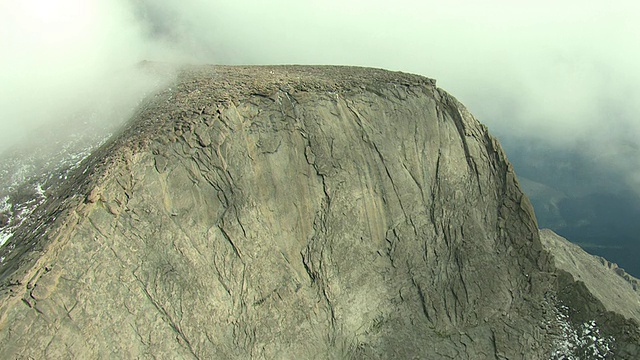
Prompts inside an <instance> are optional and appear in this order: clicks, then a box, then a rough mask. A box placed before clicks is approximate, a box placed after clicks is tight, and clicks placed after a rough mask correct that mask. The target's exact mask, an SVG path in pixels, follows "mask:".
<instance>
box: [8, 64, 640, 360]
mask: <svg viewBox="0 0 640 360" xmlns="http://www.w3.org/2000/svg"><path fill="white" fill-rule="evenodd" d="M8 207H11V208H12V207H13V206H8ZM8 223H12V222H11V221H8ZM16 224H17V225H15V226H14V227H12V228H11V235H10V236H9V237H7V238H6V239H5V241H6V243H5V245H4V246H3V247H2V248H0V259H2V261H1V262H0V349H2V353H3V355H4V356H3V357H4V358H29V357H33V358H202V359H246V358H269V359H271V358H278V359H283V358H284V359H287V358H303V359H327V358H336V359H343V358H349V359H389V358H398V359H405V358H427V359H478V358H495V359H544V358H553V359H570V358H585V356H590V357H591V358H610V357H611V356H614V355H615V356H616V357H617V358H622V359H625V358H628V359H632V358H636V357H637V356H640V328H639V326H638V321H637V318H634V316H635V315H633V314H636V313H635V312H634V311H635V310H634V308H633V306H630V305H629V306H628V310H629V311H630V312H626V310H625V309H623V308H622V307H621V305H619V304H618V305H611V306H609V304H605V303H604V302H606V301H608V300H607V299H606V298H603V297H600V295H599V293H598V292H596V291H594V290H593V289H590V288H589V287H593V286H596V287H597V286H600V287H602V286H607V284H600V283H599V281H586V280H583V279H582V278H579V277H578V276H577V275H576V273H574V272H571V271H570V270H571V269H567V268H563V267H562V264H564V263H563V262H561V261H559V260H558V258H557V257H555V256H554V251H560V250H561V249H564V248H568V247H564V248H563V247H562V246H560V245H558V244H555V243H549V242H545V243H543V242H541V239H540V233H539V231H538V227H537V222H536V218H535V215H534V213H533V208H532V207H531V204H530V203H529V200H528V198H527V197H526V196H525V195H524V194H523V192H522V191H521V188H520V185H519V183H518V180H517V178H516V176H515V173H514V171H513V168H512V166H511V165H510V163H509V162H508V161H507V159H506V157H505V154H504V152H503V151H502V149H501V147H500V145H499V144H498V142H497V141H496V140H495V139H494V138H493V137H492V136H491V135H490V134H489V133H488V132H487V129H486V127H484V126H483V125H482V124H480V123H479V122H478V121H477V120H476V119H475V118H474V117H473V116H472V115H471V114H470V113H469V112H468V111H467V110H466V109H465V108H464V106H463V105H462V104H460V103H459V102H458V101H457V100H456V99H455V98H453V97H452V96H451V95H449V94H447V93H446V92H445V91H443V90H441V89H439V88H437V87H436V84H435V81H434V80H432V79H428V78H424V77H421V76H416V75H410V74H404V73H399V72H389V71H384V70H378V69H366V68H353V67H333V66H319V67H305V66H271V67H226V66H187V67H183V68H181V69H180V70H179V72H178V75H177V78H176V81H175V82H174V83H173V84H171V85H170V86H168V87H166V88H165V89H163V90H162V91H159V92H158V93H156V94H154V95H153V96H151V97H150V98H149V99H147V101H146V102H145V103H144V104H143V105H142V106H141V107H140V108H139V109H138V111H137V113H136V114H135V115H134V117H133V118H132V119H131V121H130V122H129V123H128V124H127V125H126V126H125V127H124V128H123V129H122V130H121V131H120V132H118V133H116V134H115V135H114V136H112V137H111V138H110V139H109V140H108V141H107V142H106V143H104V144H103V145H101V146H99V147H97V148H96V149H95V150H93V151H92V152H91V155H89V156H88V157H86V158H85V159H84V160H83V161H82V162H80V163H78V164H75V165H73V166H71V167H68V171H67V172H66V173H65V176H63V177H61V178H59V181H54V182H49V183H48V185H47V186H46V188H45V189H43V191H42V196H41V199H40V201H39V202H38V203H37V205H36V206H35V207H34V208H33V209H32V211H31V212H30V213H29V215H28V218H27V219H23V220H22V221H20V222H19V223H16ZM543 234H545V233H543ZM543 238H544V237H543ZM550 244H551V245H550ZM559 244H562V243H561V242H560V243H559ZM543 245H544V246H546V247H544V246H543ZM558 249H560V250H558ZM561 259H564V258H561ZM578 261H582V260H578ZM600 275H601V276H602V277H601V278H598V279H608V278H609V277H616V276H618V277H619V275H618V274H616V273H614V272H609V273H606V272H605V273H603V274H600ZM600 275H598V276H600ZM585 276H586V275H585ZM590 276H591V275H590ZM593 276H595V275H593ZM616 279H617V278H616ZM625 296H626V295H625ZM603 301H604V302H603ZM636 310H637V309H636ZM632 315H633V316H632Z"/></svg>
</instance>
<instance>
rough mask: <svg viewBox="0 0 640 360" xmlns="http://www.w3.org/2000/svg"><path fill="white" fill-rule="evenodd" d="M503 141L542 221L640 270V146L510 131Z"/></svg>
mask: <svg viewBox="0 0 640 360" xmlns="http://www.w3.org/2000/svg"><path fill="white" fill-rule="evenodd" d="M599 141H600V143H602V141H603V140H602V139H600V140H599ZM501 144H502V145H503V146H504V148H505V149H506V152H507V154H509V160H510V161H511V163H512V164H513V166H514V169H515V170H516V172H517V173H518V178H519V179H520V181H521V184H522V187H523V190H524V191H525V192H526V193H527V195H528V196H529V199H530V200H531V203H532V204H533V207H534V209H535V212H536V216H537V218H538V223H539V225H540V226H541V227H544V228H549V229H553V231H555V232H556V233H558V234H560V235H562V236H564V237H566V238H567V239H569V240H571V241H573V242H574V243H577V244H579V245H580V246H581V247H582V248H584V249H585V250H587V251H588V252H589V253H591V254H594V255H598V256H601V257H605V258H607V259H609V260H611V261H614V262H616V263H618V264H619V265H620V266H621V267H623V268H624V269H625V270H626V271H627V272H629V273H630V274H632V275H634V276H636V277H637V276H640V262H638V257H639V256H640V241H639V240H640V239H639V238H638V234H639V233H640V223H638V221H637V219H638V218H639V217H640V193H639V192H638V191H639V189H640V183H639V182H638V181H639V179H640V177H638V174H637V173H638V169H639V168H640V161H639V159H640V151H639V150H638V149H637V146H633V144H631V145H630V144H628V143H625V142H624V141H621V140H619V139H618V140H616V141H613V140H611V141H609V142H607V145H606V147H605V146H600V147H597V146H596V145H592V144H589V143H587V142H584V143H582V142H581V143H578V144H576V145H575V146H564V147H563V146H557V145H555V146H554V145H552V144H549V143H546V142H545V141H544V140H539V139H538V140H532V139H526V138H522V137H515V138H511V137H507V136H505V137H504V139H503V140H502V141H501ZM601 147H605V149H601ZM607 148H608V149H607ZM595 149H598V151H596V150H595Z"/></svg>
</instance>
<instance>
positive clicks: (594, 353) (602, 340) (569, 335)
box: [550, 305, 615, 360]
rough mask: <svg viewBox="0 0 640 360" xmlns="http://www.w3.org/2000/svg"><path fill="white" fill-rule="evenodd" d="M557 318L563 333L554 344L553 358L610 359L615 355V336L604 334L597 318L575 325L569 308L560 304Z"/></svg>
mask: <svg viewBox="0 0 640 360" xmlns="http://www.w3.org/2000/svg"><path fill="white" fill-rule="evenodd" d="M556 310H557V312H556V320H557V321H558V325H559V327H560V330H561V331H562V334H561V336H560V338H559V339H557V340H556V341H555V342H554V344H553V349H554V350H553V352H552V353H551V357H550V359H551V360H580V359H610V358H611V357H612V356H613V345H614V343H615V338H614V337H613V336H603V335H602V334H601V332H600V328H599V327H598V324H597V323H596V322H595V320H591V321H588V322H585V323H582V324H581V325H580V326H577V328H576V326H574V325H573V324H572V323H571V321H570V320H569V315H568V312H569V308H568V307H566V306H564V305H560V306H559V307H558V308H557V309H556Z"/></svg>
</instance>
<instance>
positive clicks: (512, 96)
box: [0, 0, 640, 195]
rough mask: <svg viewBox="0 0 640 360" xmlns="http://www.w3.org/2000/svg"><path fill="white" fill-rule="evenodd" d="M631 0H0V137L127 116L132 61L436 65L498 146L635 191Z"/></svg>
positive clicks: (638, 54)
mask: <svg viewBox="0 0 640 360" xmlns="http://www.w3.org/2000/svg"><path fill="white" fill-rule="evenodd" d="M638 10H640V5H638V3H637V2H633V1H628V0H625V1H618V2H615V4H613V3H611V2H605V1H592V2H589V3H584V2H578V1H574V0H569V1H562V2H556V1H550V0H543V1H536V2H532V1H527V2H518V3H514V2H508V1H499V0H492V1H484V2H470V1H460V0H457V1H448V2H435V1H415V0H398V1H395V2H390V1H382V0H373V1H362V0H350V1H337V0H329V1H305V2H300V1H293V0H275V1H270V2H261V1H256V0H238V1H233V2H228V1H213V2H212V1H204V0H184V1H163V2H155V1H149V0H112V1H107V0H95V1H91V2H85V1H80V0H59V1H56V2H50V1H44V0H26V1H20V2H18V1H8V0H5V1H2V2H0V24H1V25H0V49H2V54H3V55H2V56H1V57H0V84H2V85H0V126H1V127H0V130H1V131H0V144H2V145H0V148H4V147H6V146H8V145H9V144H11V143H14V142H16V141H21V139H23V138H24V136H26V134H28V133H29V131H31V130H32V129H34V128H37V127H39V126H42V124H46V123H51V122H54V123H55V122H60V121H62V120H64V119H69V118H71V117H74V116H75V117H80V118H81V120H82V118H83V117H86V116H89V115H91V116H93V117H99V119H98V120H96V121H102V122H120V121H122V120H123V119H125V118H127V116H128V114H130V111H132V109H133V108H134V107H135V106H136V104H137V101H138V100H139V99H140V98H141V97H142V96H143V95H144V94H145V93H147V92H148V91H149V89H151V88H152V87H153V86H154V85H155V84H156V80H155V79H150V78H147V77H145V78H140V76H141V75H139V74H136V75H135V76H134V75H133V74H131V73H130V72H129V70H128V69H129V68H130V67H131V65H132V64H135V63H137V62H139V61H141V60H144V59H148V60H159V61H170V62H191V63H225V64H241V63H244V64H277V63H298V64H349V65H362V66H373V67H382V68H387V69H393V70H402V71H406V72H414V73H419V74H423V75H427V76H430V77H434V78H436V79H438V81H439V83H438V84H439V85H440V86H441V87H443V88H445V89H447V90H448V91H450V92H451V93H453V94H455V95H456V96H457V97H458V98H459V99H460V100H461V101H463V102H464V103H465V104H467V106H468V107H469V108H470V109H471V110H472V112H473V113H474V114H476V115H477V116H478V117H479V119H480V120H481V121H482V122H484V123H485V124H487V125H489V127H490V129H491V131H492V132H493V133H495V134H497V135H498V136H499V137H500V139H501V140H502V141H503V143H504V144H505V147H506V148H507V153H508V154H511V153H512V152H514V151H515V150H513V149H516V148H517V147H518V146H520V145H522V144H523V143H527V144H535V147H537V148H547V149H552V150H553V151H558V152H570V153H574V154H577V155H578V156H582V157H583V158H585V159H589V160H592V164H593V166H594V167H597V168H598V173H601V172H604V173H608V174H611V178H610V179H606V178H605V179H604V180H603V182H599V183H598V184H597V185H593V186H592V187H591V188H590V189H588V191H587V192H589V191H590V192H598V191H605V190H606V191H611V192H615V193H618V194H619V193H620V192H622V193H625V194H626V193H630V194H638V195H640V170H639V169H640V160H639V159H640V156H638V154H639V152H640V150H639V149H640V140H639V139H640V121H638V119H637V114H638V113H640V88H638V86H637V84H638V83H640V70H638V67H637V64H638V63H639V61H640V49H639V48H638V47H637V46H635V44H636V42H637V39H638V38H640V25H638V22H637V19H636V16H635V14H637V13H638ZM96 84H100V86H96ZM105 84H109V86H105ZM118 108H120V109H125V110H127V111H129V112H127V111H119V112H114V111H113V109H118ZM87 114H89V115H87ZM94 120H95V119H94ZM505 139H506V141H505ZM531 148H533V147H531ZM524 158H525V157H522V159H524ZM535 159H538V160H539V161H550V162H558V163H559V161H560V159H558V158H545V157H544V156H543V155H540V154H538V153H534V154H533V155H531V154H529V155H528V156H527V157H526V160H527V161H529V162H530V161H535ZM518 162H519V160H518V159H514V163H515V165H516V167H517V168H518V166H520V168H524V167H525V166H526V164H523V165H519V163H518ZM549 171H550V170H549ZM566 174H567V175H566V176H569V177H573V178H576V179H577V180H576V181H577V182H578V183H581V180H580V178H579V176H581V175H580V174H579V173H577V172H575V171H573V172H572V171H568V172H566ZM583 175H584V174H583ZM589 176H591V175H589V174H587V175H586V177H585V180H584V182H585V183H588V182H590V180H589V179H588V177H589ZM533 180H537V179H533ZM547 185H549V184H547ZM603 189H604V190H603Z"/></svg>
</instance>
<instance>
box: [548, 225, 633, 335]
mask: <svg viewBox="0 0 640 360" xmlns="http://www.w3.org/2000/svg"><path fill="white" fill-rule="evenodd" d="M540 240H541V241H542V245H543V246H544V247H545V248H546V249H548V250H549V251H551V253H552V254H553V258H554V262H555V265H556V267H557V268H558V269H560V270H563V271H566V272H568V273H570V274H571V275H572V276H573V277H574V278H575V280H577V281H582V282H584V284H585V285H586V287H587V288H588V289H589V291H590V292H591V293H592V294H593V295H594V296H595V297H596V298H597V299H598V300H600V301H601V302H602V304H603V305H604V307H605V308H606V309H607V310H609V311H614V312H617V313H620V314H622V315H624V316H625V317H627V318H631V319H634V320H636V321H637V322H638V323H639V324H640V281H639V280H638V279H636V278H634V277H632V276H630V275H629V274H627V273H626V272H625V271H624V270H623V269H621V268H619V267H618V266H617V265H616V264H612V263H610V262H609V261H607V260H605V259H604V258H601V257H598V256H593V255H591V254H588V253H587V252H586V251H584V250H582V249H581V248H580V247H579V246H578V245H575V244H572V243H571V242H569V241H568V240H567V239H565V238H563V237H561V236H559V235H558V234H556V233H554V232H553V231H551V230H549V229H543V230H540Z"/></svg>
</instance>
